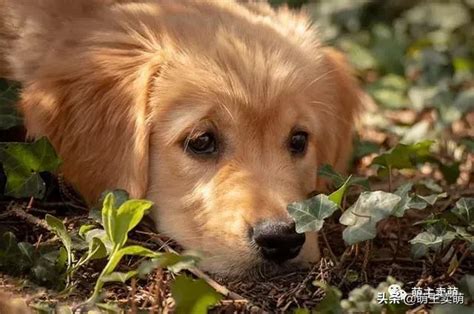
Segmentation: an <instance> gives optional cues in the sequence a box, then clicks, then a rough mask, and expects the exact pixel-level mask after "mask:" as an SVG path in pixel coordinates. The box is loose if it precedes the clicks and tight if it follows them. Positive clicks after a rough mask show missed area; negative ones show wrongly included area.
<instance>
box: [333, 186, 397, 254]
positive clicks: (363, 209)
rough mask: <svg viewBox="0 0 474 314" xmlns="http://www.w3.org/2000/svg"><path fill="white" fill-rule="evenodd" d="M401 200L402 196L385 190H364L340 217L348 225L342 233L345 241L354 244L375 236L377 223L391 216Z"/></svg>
mask: <svg viewBox="0 0 474 314" xmlns="http://www.w3.org/2000/svg"><path fill="white" fill-rule="evenodd" d="M400 200H401V197H400V196H398V195H396V194H392V193H387V192H383V191H375V192H363V193H362V194H361V195H360V196H359V198H358V199H357V201H356V202H355V204H354V205H352V206H351V207H350V208H349V209H347V210H346V211H345V212H344V213H343V214H342V216H341V218H340V219H339V222H340V223H341V224H343V225H346V226H348V227H347V228H346V229H344V231H343V234H342V237H343V238H344V241H345V242H346V243H347V244H349V245H352V244H355V243H359V242H362V241H366V240H370V239H373V238H375V235H376V225H377V223H378V222H379V221H380V220H382V219H384V218H387V217H389V216H390V215H391V214H392V213H393V211H394V209H395V207H396V206H397V204H398V203H399V202H400Z"/></svg>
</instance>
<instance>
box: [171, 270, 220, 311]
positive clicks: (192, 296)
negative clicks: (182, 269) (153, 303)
mask: <svg viewBox="0 0 474 314" xmlns="http://www.w3.org/2000/svg"><path fill="white" fill-rule="evenodd" d="M171 295H172V296H173V298H174V300H175V302H176V313H177V314H180V313H183V314H205V313H207V311H208V309H209V307H211V306H214V305H216V304H217V302H219V301H220V300H221V299H222V295H220V294H219V293H217V292H216V291H215V290H214V289H213V288H212V287H211V286H209V285H208V284H207V283H206V282H205V281H204V280H202V279H198V280H193V279H191V278H189V277H187V276H185V275H181V276H178V277H177V278H176V280H175V281H174V282H173V283H172V284H171Z"/></svg>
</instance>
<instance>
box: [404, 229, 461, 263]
mask: <svg viewBox="0 0 474 314" xmlns="http://www.w3.org/2000/svg"><path fill="white" fill-rule="evenodd" d="M455 238H456V233H455V232H453V231H445V232H444V233H441V234H437V233H436V232H434V231H433V230H428V231H424V232H421V233H419V234H418V235H417V236H416V237H414V238H413V239H411V240H410V241H409V242H410V243H411V245H412V248H411V253H412V257H413V258H414V259H417V258H420V257H423V256H425V255H426V254H427V253H428V251H430V250H431V251H434V252H438V251H439V250H440V249H441V248H442V247H446V245H449V244H450V243H451V241H452V240H454V239H455Z"/></svg>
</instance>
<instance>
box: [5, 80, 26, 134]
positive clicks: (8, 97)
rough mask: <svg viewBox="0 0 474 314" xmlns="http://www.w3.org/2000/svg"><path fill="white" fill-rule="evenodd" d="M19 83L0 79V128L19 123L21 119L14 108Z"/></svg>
mask: <svg viewBox="0 0 474 314" xmlns="http://www.w3.org/2000/svg"><path fill="white" fill-rule="evenodd" d="M19 94H20V84H18V83H15V82H8V81H6V80H3V79H0V130H6V129H9V128H11V127H14V126H17V125H21V124H22V119H21V117H20V116H19V115H18V113H17V112H16V110H15V104H16V102H17V101H18V98H19V97H18V96H19Z"/></svg>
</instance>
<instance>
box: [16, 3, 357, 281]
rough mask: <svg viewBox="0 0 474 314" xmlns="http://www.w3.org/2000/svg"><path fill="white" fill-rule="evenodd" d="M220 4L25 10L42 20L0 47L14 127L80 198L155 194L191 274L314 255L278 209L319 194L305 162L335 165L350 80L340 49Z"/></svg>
mask: <svg viewBox="0 0 474 314" xmlns="http://www.w3.org/2000/svg"><path fill="white" fill-rule="evenodd" d="M55 3H56V2H55ZM61 3H62V2H61ZM75 3H76V2H75ZM78 3H79V4H81V5H82V4H85V3H89V2H87V1H85V0H84V1H81V2H78ZM147 3H148V2H147ZM222 3H224V2H222V1H218V2H216V3H215V4H212V3H211V2H209V3H208V2H192V3H189V4H187V5H189V6H199V10H197V9H196V10H192V8H191V9H189V7H188V6H186V7H184V6H183V7H182V8H181V7H180V8H178V7H179V6H180V4H176V3H174V2H173V5H170V8H169V10H175V11H176V12H178V11H179V12H181V11H182V12H189V14H188V15H189V16H185V17H184V18H183V19H184V20H179V19H178V18H177V20H173V19H172V17H173V16H174V15H173V14H174V13H173V12H174V11H173V12H171V13H173V14H171V13H170V14H168V13H167V12H166V11H165V9H164V8H165V7H166V6H163V7H160V9H157V7H156V6H157V5H158V3H157V2H154V1H153V2H151V1H150V2H149V4H148V5H144V4H141V5H136V6H126V7H124V8H123V10H122V9H120V8H121V7H117V9H116V10H115V9H114V11H111V10H109V8H108V7H107V8H103V10H102V11H101V10H93V12H94V14H93V15H92V16H89V15H88V19H79V20H75V19H74V17H71V18H70V19H69V20H67V21H66V20H65V21H57V23H56V24H55V23H52V22H51V23H45V24H44V25H43V24H41V23H43V22H41V21H42V19H40V20H38V24H39V25H42V26H43V28H44V29H42V28H41V29H35V32H25V34H26V35H25V36H24V37H23V38H22V39H20V41H19V42H17V45H16V46H15V47H16V48H15V49H14V50H13V51H14V53H13V52H12V56H11V59H12V60H13V61H15V62H12V64H13V65H15V66H14V69H13V72H14V73H17V77H18V78H20V79H23V81H24V83H25V84H24V86H25V89H24V92H23V97H22V101H21V108H22V111H23V113H24V115H25V123H26V126H27V128H28V130H29V132H30V134H32V135H36V136H40V135H46V136H48V138H49V139H50V140H51V142H52V144H53V145H54V146H55V148H56V150H57V151H58V152H59V154H60V156H61V158H62V159H63V161H64V163H63V168H62V171H63V172H64V174H65V176H66V178H67V179H68V180H69V181H70V182H72V183H73V184H74V185H75V186H76V187H77V188H78V189H79V190H80V191H81V192H82V194H83V195H84V196H85V197H86V198H87V199H88V200H89V201H91V202H93V201H94V200H95V199H97V197H98V195H99V194H100V193H101V192H102V191H104V190H105V189H111V188H123V189H126V190H128V191H129V192H130V194H131V196H132V197H146V198H148V199H150V200H152V201H154V202H155V204H156V208H155V210H154V212H153V216H154V218H155V220H156V221H157V223H158V227H159V230H160V231H161V232H164V233H166V234H168V235H169V236H171V237H173V238H175V239H176V240H177V241H179V242H180V243H181V244H182V245H183V246H185V247H186V248H189V249H194V250H199V251H202V252H203V253H204V254H205V259H204V260H203V263H202V264H201V265H202V266H203V267H204V268H205V269H206V270H209V271H211V272H216V273H221V274H224V275H226V274H230V275H238V274H245V273H246V271H247V270H250V269H253V268H254V267H256V266H258V265H265V262H266V261H272V262H278V263H280V264H281V263H287V262H288V261H300V262H310V261H315V260H317V259H318V258H319V250H318V247H317V239H316V235H315V234H306V236H303V235H297V234H296V233H295V231H294V226H293V225H292V223H291V219H290V217H289V216H288V213H287V210H286V207H287V204H288V203H290V202H293V201H296V200H301V199H304V198H306V197H307V196H308V194H309V193H311V192H312V191H314V190H317V189H318V188H319V183H318V182H317V179H316V173H317V169H318V166H320V165H322V164H326V163H327V164H331V165H333V166H334V167H335V168H336V169H337V170H343V168H344V166H345V163H346V160H347V157H348V154H349V152H350V146H351V145H350V144H351V132H352V125H353V119H354V116H355V114H356V112H357V110H358V107H359V105H358V104H359V99H358V90H357V88H356V87H355V84H354V82H353V80H352V78H351V76H350V74H349V70H348V69H347V67H346V65H345V62H344V60H343V58H342V57H341V56H340V55H339V54H338V53H335V52H334V51H331V50H328V49H325V48H322V47H320V45H319V44H318V43H315V42H314V40H313V39H312V38H313V37H314V35H313V34H310V32H308V29H307V27H306V25H302V26H301V25H300V24H299V22H298V23H297V22H294V19H293V17H291V15H289V13H288V14H286V13H285V14H283V13H282V14H281V15H279V16H274V17H272V18H269V17H266V16H263V17H255V16H252V15H251V14H250V13H249V12H248V11H245V10H244V9H241V8H240V9H239V7H235V8H233V9H231V8H220V7H219V6H220V5H221V4H222ZM225 3H227V2H225ZM59 4H60V3H59V2H58V5H59ZM79 4H78V5H79ZM226 5H227V4H226ZM200 6H203V7H200ZM223 6H224V5H223ZM229 6H231V5H230V4H229ZM232 6H233V5H232ZM43 9H44V10H50V9H49V7H46V6H45V8H42V10H43ZM119 9H120V10H119ZM162 9H163V10H162ZM178 9H179V10H178ZM38 10H39V9H38ZM188 10H189V11H188ZM79 11H80V12H83V11H84V12H86V13H87V12H89V11H90V10H89V11H88V10H79ZM79 11H78V12H79ZM214 11H215V12H214ZM234 11H235V12H234ZM48 12H49V11H48ZM101 12H102V13H101ZM160 12H161V13H160ZM179 12H178V13H179ZM203 12H205V13H203ZM212 12H214V13H212ZM232 12H234V13H232ZM86 13H81V14H86ZM178 13H176V14H178ZM87 14H90V13H87ZM159 14H163V16H159ZM196 14H204V16H197V17H195V16H194V15H196ZM212 14H215V15H216V17H215V18H210V16H211V15H212ZM262 14H263V13H262ZM157 15H158V16H157ZM178 15H179V14H178ZM47 16H48V18H50V19H52V20H53V21H55V20H54V19H56V18H57V16H60V15H54V14H53V15H52V14H49V15H47ZM190 18H192V19H193V22H195V23H201V24H202V25H201V24H199V25H200V26H201V27H197V26H196V25H197V24H195V23H188V19H190ZM70 20H71V21H75V22H74V23H73V24H71V25H70V27H66V28H64V25H67V23H70ZM224 22H225V23H227V24H226V26H225V25H223V24H225V23H224ZM293 22H294V23H293ZM166 23H169V24H170V26H169V29H168V30H166V25H167V24H166ZM292 23H293V24H294V25H293V24H292ZM221 24H222V25H221ZM303 24H304V23H303ZM32 25H36V24H34V23H33V24H32ZM58 25H59V26H61V27H59V26H58ZM282 25H283V26H282ZM178 26H179V27H182V28H179V27H178ZM56 28H61V29H63V32H62V33H60V34H57V36H56V35H55V37H54V40H52V39H51V38H50V37H51V36H52V35H50V34H53V33H54V30H55V29H56ZM161 32H164V33H166V32H168V33H166V34H168V36H164V35H163V34H162V33H161ZM30 33H31V34H37V33H38V34H43V36H39V35H38V36H36V37H34V39H35V40H31V39H32V38H30V37H28V36H29V35H28V34H30ZM50 39H51V40H50ZM49 41H52V44H51V45H53V47H54V49H50V50H48V51H47V53H46V47H48V42H49ZM176 47H179V48H176ZM32 51H33V52H32ZM34 52H41V53H42V54H41V55H42V58H40V59H38V58H37V54H35V53H34ZM64 56H67V58H65V57H64ZM30 58H33V59H35V62H33V63H28V62H26V63H25V60H26V61H28V60H30ZM36 59H38V60H36ZM39 61H41V62H39ZM19 65H23V66H24V68H23V67H21V66H19ZM25 70H28V71H27V72H28V74H29V75H28V77H27V78H22V75H21V73H26V71H25Z"/></svg>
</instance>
